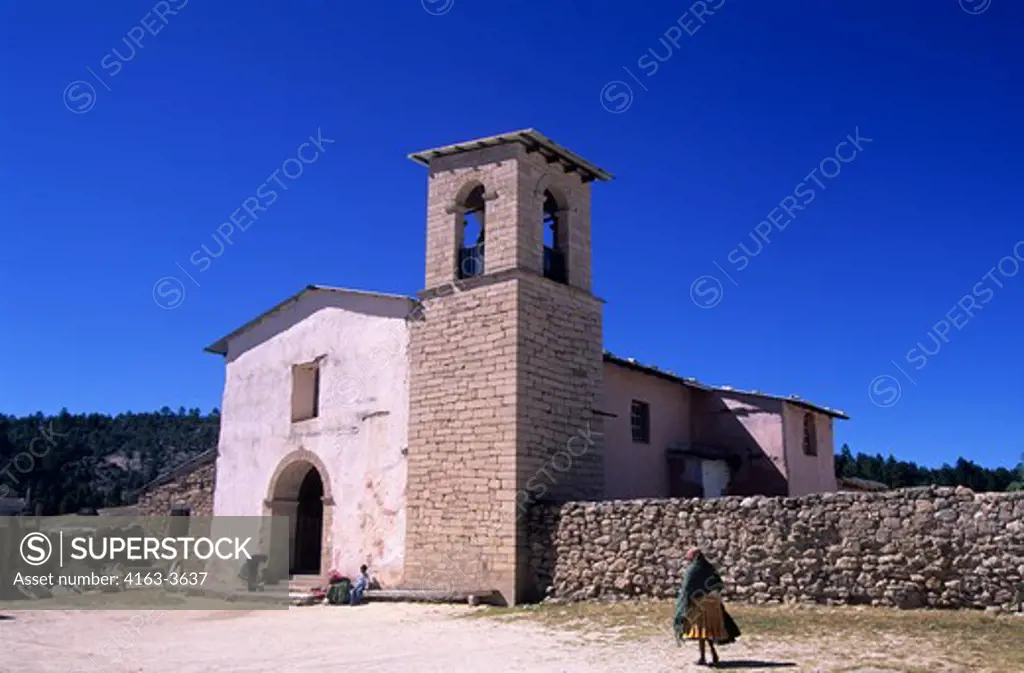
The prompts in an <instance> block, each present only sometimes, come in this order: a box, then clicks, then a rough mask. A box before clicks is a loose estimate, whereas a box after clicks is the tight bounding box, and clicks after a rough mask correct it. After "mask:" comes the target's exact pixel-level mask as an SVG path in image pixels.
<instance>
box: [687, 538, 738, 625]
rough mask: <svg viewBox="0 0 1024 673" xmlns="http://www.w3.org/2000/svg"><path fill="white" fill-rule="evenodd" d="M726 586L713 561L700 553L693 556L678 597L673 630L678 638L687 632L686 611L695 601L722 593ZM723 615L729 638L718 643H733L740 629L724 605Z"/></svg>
mask: <svg viewBox="0 0 1024 673" xmlns="http://www.w3.org/2000/svg"><path fill="white" fill-rule="evenodd" d="M724 588H725V583H724V582H722V577H721V576H720V575H719V574H718V571H717V570H715V567H714V566H713V565H711V562H710V561H708V560H707V558H705V557H704V554H701V553H698V554H697V555H696V556H694V557H693V560H692V561H691V562H690V565H689V566H688V567H687V568H686V575H685V576H684V577H683V584H682V585H681V586H680V587H679V598H678V599H676V614H675V619H674V620H673V624H672V626H673V631H674V632H675V635H676V639H679V638H682V636H683V633H685V632H686V629H687V626H686V613H687V611H689V609H690V606H691V605H693V603H694V601H696V600H698V599H700V598H703V597H704V596H707V595H708V594H710V593H713V592H715V593H721V591H722V590H723V589H724ZM722 615H723V617H724V618H725V630H726V631H727V632H728V633H729V638H728V639H727V640H718V641H716V643H723V644H724V643H731V642H732V641H734V640H736V638H738V637H739V635H740V629H739V627H738V626H737V625H736V622H734V621H733V619H732V617H730V616H729V613H728V612H726V610H725V606H724V605H723V606H722Z"/></svg>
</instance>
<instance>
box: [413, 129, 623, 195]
mask: <svg viewBox="0 0 1024 673" xmlns="http://www.w3.org/2000/svg"><path fill="white" fill-rule="evenodd" d="M511 143H520V144H522V145H524V146H525V147H526V148H527V149H528V150H535V151H540V150H547V151H548V152H551V153H553V154H554V155H555V158H556V159H558V160H560V161H561V162H562V163H563V164H566V165H567V166H569V167H570V168H572V169H573V170H576V171H577V172H579V173H580V174H581V176H582V177H584V178H589V179H590V180H599V181H601V182H608V181H609V180H612V179H613V178H614V177H615V176H614V175H612V174H611V173H609V172H608V171H606V170H604V169H602V168H600V167H598V166H596V165H594V164H592V163H591V162H589V161H587V160H586V159H584V158H583V157H581V156H580V155H578V154H576V153H575V152H573V151H572V150H570V149H568V148H566V147H563V146H561V145H559V144H558V143H556V142H555V141H553V140H551V139H550V138H548V137H547V136H545V135H544V134H543V133H540V132H539V131H537V130H536V129H521V130H519V131H510V132H508V133H500V134H498V135H494V136H488V137H486V138H477V139H476V140H469V141H466V142H461V143H456V144H454V145H444V146H442V147H434V148H431V149H428V150H422V151H420V152H413V153H412V154H409V155H407V156H408V158H409V159H411V160H412V161H415V162H416V163H418V164H420V165H421V166H428V167H429V166H430V162H431V161H433V160H434V159H437V158H439V157H443V156H449V155H452V154H459V153H461V152H470V151H473V150H480V149H485V148H487V147H496V146H498V145H507V144H511Z"/></svg>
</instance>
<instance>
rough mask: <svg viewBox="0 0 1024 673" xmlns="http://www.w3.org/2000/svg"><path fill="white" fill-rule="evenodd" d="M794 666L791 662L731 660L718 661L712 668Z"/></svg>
mask: <svg viewBox="0 0 1024 673" xmlns="http://www.w3.org/2000/svg"><path fill="white" fill-rule="evenodd" d="M794 666H796V664H795V663H793V662H792V661H758V660H756V659H733V660H731V661H719V662H718V665H717V666H715V667H714V668H792V667H794Z"/></svg>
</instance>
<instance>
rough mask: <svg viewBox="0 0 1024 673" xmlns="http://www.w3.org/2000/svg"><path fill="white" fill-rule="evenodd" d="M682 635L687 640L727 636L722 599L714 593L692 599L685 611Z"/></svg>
mask: <svg viewBox="0 0 1024 673" xmlns="http://www.w3.org/2000/svg"><path fill="white" fill-rule="evenodd" d="M685 620H686V621H685V622H684V628H683V637H684V638H686V639H687V640H697V639H704V640H717V639H720V638H723V639H724V638H728V637H729V634H728V632H727V631H726V630H725V617H724V616H723V613H722V600H721V599H720V598H719V597H718V596H715V595H711V596H704V597H703V598H698V599H697V600H696V601H694V603H693V605H691V606H690V609H689V610H687V611H686V617H685Z"/></svg>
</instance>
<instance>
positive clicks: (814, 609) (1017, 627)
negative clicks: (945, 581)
mask: <svg viewBox="0 0 1024 673" xmlns="http://www.w3.org/2000/svg"><path fill="white" fill-rule="evenodd" d="M727 607H728V610H729V612H730V614H732V616H733V617H734V618H735V619H736V621H737V623H738V624H739V626H740V629H741V630H742V631H743V639H749V640H753V641H762V640H766V641H778V642H780V643H792V644H793V645H801V644H802V645H803V646H807V647H820V648H824V647H827V648H829V649H831V650H833V651H836V648H839V650H840V651H842V650H845V651H848V652H850V653H851V655H854V656H856V657H857V658H858V659H859V658H860V657H861V656H862V655H868V654H872V653H878V654H880V655H882V656H884V657H885V659H884V661H885V662H886V665H885V666H884V667H883V666H880V668H885V669H887V670H894V671H907V672H914V673H916V672H917V671H926V670H929V669H928V668H927V667H924V668H922V667H917V666H914V665H912V664H910V663H906V664H903V663H900V661H901V659H903V658H904V657H903V656H902V655H901V653H902V652H908V650H910V649H912V650H916V651H918V652H920V653H923V654H926V655H927V656H929V657H930V658H932V659H938V660H942V661H944V662H946V663H948V664H950V665H953V666H957V667H959V666H963V667H965V668H967V669H969V670H982V669H989V670H997V671H1024V618H1020V617H1012V616H998V617H997V616H992V615H988V614H985V613H984V612H979V611H968V610H957V611H953V610H941V611H940V610H894V609H889V608H879V607H852V606H846V607H826V606H813V605H807V606H805V605H785V606H780V605H770V606H761V605H742V604H736V603H730V604H728V605H727ZM674 613H675V601H630V602H619V603H575V604H571V605H550V604H543V605H539V606H524V607H515V608H486V609H482V610H480V611H478V612H476V613H473V614H472V615H470V616H468V618H470V619H481V618H489V619H503V620H515V621H519V620H526V621H530V622H532V623H536V624H540V625H542V626H545V627H548V628H552V629H557V630H561V631H569V632H578V633H591V634H592V633H594V632H603V633H605V634H607V635H608V637H609V638H610V639H612V640H613V641H619V642H629V641H637V640H645V639H650V638H658V637H665V638H671V637H672V628H671V625H672V616H673V614H674ZM880 661H881V660H880ZM859 665H860V666H863V664H859ZM857 666H858V665H852V666H851V667H850V668H849V669H848V670H856V669H857ZM933 670H934V669H933Z"/></svg>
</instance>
